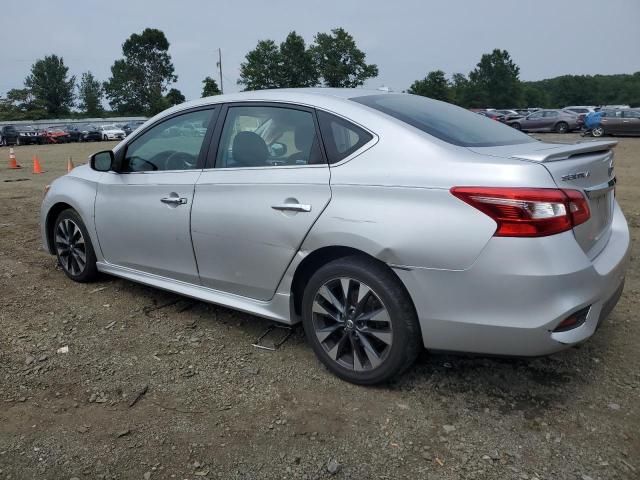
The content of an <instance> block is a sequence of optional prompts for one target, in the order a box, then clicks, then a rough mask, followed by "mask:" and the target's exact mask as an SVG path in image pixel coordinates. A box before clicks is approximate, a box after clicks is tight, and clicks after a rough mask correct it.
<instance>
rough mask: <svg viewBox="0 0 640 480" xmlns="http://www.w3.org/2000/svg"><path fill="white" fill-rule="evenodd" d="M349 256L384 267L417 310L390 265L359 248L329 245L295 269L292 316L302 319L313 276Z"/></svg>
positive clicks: (316, 251)
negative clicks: (323, 268) (330, 263)
mask: <svg viewBox="0 0 640 480" xmlns="http://www.w3.org/2000/svg"><path fill="white" fill-rule="evenodd" d="M349 256H361V257H365V258H369V259H371V260H373V261H375V262H377V263H379V264H380V265H384V266H385V268H387V269H388V270H389V271H390V272H391V273H392V274H393V276H394V277H395V278H396V279H397V280H398V282H399V283H400V285H402V288H403V289H404V290H405V292H406V294H407V297H408V298H409V299H410V301H411V306H412V308H413V309H414V311H415V310H416V307H415V303H414V301H413V298H411V295H410V294H409V291H408V289H407V287H406V286H405V284H404V282H403V281H402V279H401V278H400V277H399V276H398V275H397V274H396V272H395V271H394V270H393V268H392V267H391V266H389V264H387V263H385V262H383V261H382V260H380V259H378V258H376V257H375V256H373V255H371V254H369V253H367V252H365V251H364V250H360V249H358V248H354V247H349V246H344V245H329V246H323V247H320V248H317V249H316V250H313V251H312V252H310V253H309V254H308V255H307V256H305V257H304V258H303V259H302V260H301V261H300V263H299V264H298V266H297V267H296V269H295V272H294V274H293V279H292V281H291V315H292V316H296V317H298V318H299V317H300V315H301V314H302V297H303V296H304V290H305V288H306V286H307V284H308V282H309V280H310V279H311V276H312V275H313V274H314V273H315V272H316V271H317V270H318V269H319V268H321V267H322V266H324V265H326V264H327V263H329V262H332V261H334V260H337V259H339V258H343V257H349Z"/></svg>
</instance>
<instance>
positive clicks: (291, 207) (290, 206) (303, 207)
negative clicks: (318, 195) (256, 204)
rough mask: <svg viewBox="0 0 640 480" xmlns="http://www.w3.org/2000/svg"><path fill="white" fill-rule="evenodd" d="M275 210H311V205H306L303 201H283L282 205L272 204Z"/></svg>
mask: <svg viewBox="0 0 640 480" xmlns="http://www.w3.org/2000/svg"><path fill="white" fill-rule="evenodd" d="M271 208H273V209H274V210H279V211H281V212H307V213H308V212H310V211H311V205H305V204H302V203H282V204H280V205H271Z"/></svg>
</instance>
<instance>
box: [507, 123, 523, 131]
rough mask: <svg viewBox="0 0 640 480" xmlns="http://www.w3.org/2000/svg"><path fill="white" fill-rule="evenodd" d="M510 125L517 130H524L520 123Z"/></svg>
mask: <svg viewBox="0 0 640 480" xmlns="http://www.w3.org/2000/svg"><path fill="white" fill-rule="evenodd" d="M510 125H511V126H512V127H513V128H515V129H516V130H522V125H520V124H519V123H518V122H513V123H511V124H510Z"/></svg>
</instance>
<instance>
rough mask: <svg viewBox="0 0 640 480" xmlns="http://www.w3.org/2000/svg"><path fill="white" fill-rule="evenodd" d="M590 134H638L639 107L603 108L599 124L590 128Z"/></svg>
mask: <svg viewBox="0 0 640 480" xmlns="http://www.w3.org/2000/svg"><path fill="white" fill-rule="evenodd" d="M591 135H593V136H594V137H601V136H603V135H640V109H637V108H624V109H621V110H611V109H606V110H603V111H602V118H601V119H600V126H598V127H595V128H594V129H592V130H591Z"/></svg>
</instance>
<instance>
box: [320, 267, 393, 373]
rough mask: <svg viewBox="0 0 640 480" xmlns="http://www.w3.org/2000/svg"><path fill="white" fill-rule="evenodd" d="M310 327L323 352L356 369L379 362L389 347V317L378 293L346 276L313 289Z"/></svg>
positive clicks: (390, 329)
mask: <svg viewBox="0 0 640 480" xmlns="http://www.w3.org/2000/svg"><path fill="white" fill-rule="evenodd" d="M312 309H313V310H312V317H313V329H314V332H315V335H316V338H317V340H318V342H319V343H320V345H321V346H322V348H323V349H324V351H325V352H326V353H327V355H328V356H329V357H330V358H331V359H332V360H333V361H334V362H336V363H337V364H339V365H340V366H342V367H344V368H347V369H349V370H354V371H357V372H362V371H367V370H372V369H375V368H376V367H378V366H380V365H381V364H382V363H383V362H384V360H385V359H386V357H387V356H388V354H389V351H390V350H391V344H392V341H393V333H392V325H391V317H390V316H389V312H388V310H387V308H386V307H385V305H384V304H383V303H382V301H381V300H380V297H378V295H376V293H375V292H374V291H373V290H372V289H371V288H370V287H368V286H367V285H365V284H364V283H362V282H360V281H358V280H355V279H353V278H348V277H340V278H334V279H332V280H329V281H328V282H326V283H325V284H324V285H322V286H321V287H320V289H319V290H318V291H317V292H316V295H315V297H314V300H313V307H312Z"/></svg>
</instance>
